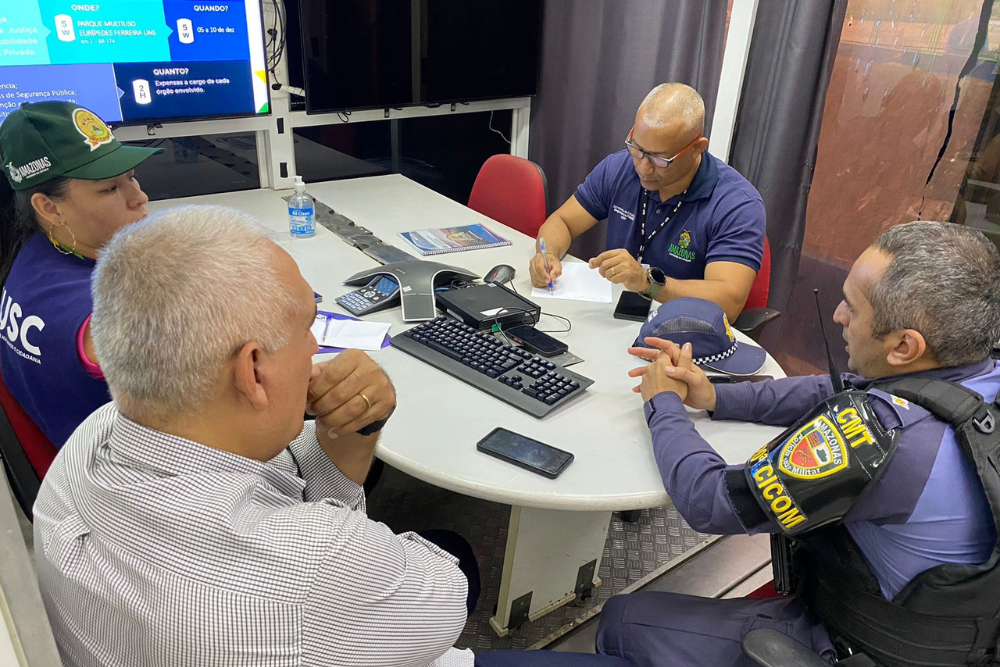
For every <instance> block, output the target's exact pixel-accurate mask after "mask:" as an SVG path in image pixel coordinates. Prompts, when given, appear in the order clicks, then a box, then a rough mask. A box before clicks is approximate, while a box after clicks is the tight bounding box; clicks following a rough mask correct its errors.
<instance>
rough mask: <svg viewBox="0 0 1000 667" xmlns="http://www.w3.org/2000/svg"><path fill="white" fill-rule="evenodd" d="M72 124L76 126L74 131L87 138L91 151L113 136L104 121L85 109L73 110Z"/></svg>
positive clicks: (110, 139)
mask: <svg viewBox="0 0 1000 667" xmlns="http://www.w3.org/2000/svg"><path fill="white" fill-rule="evenodd" d="M73 125H75V126H76V131H77V132H79V133H80V134H82V135H83V138H84V139H86V140H87V145H88V146H90V150H92V151H96V150H97V149H98V148H100V147H101V146H103V145H105V144H107V143H109V142H111V141H112V140H114V138H115V135H113V134H111V130H110V129H109V128H108V126H107V125H105V124H104V121H103V120H101V119H100V118H98V117H97V116H95V115H94V114H93V113H91V112H90V111H87V110H86V109H76V110H75V111H73Z"/></svg>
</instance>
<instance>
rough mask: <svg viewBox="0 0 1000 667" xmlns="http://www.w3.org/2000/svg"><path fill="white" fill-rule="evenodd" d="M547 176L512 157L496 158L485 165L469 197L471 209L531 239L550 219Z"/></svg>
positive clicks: (529, 164) (522, 160)
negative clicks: (547, 203)
mask: <svg viewBox="0 0 1000 667" xmlns="http://www.w3.org/2000/svg"><path fill="white" fill-rule="evenodd" d="M546 190H547V186H546V182H545V172H543V171H542V168H541V167H539V166H538V165H537V164H535V163H534V162H531V161H530V160H525V159H524V158H520V157H515V156H513V155H494V156H492V157H491V158H489V159H488V160H486V162H485V163H484V164H483V167H482V169H480V170H479V175H478V176H476V182H475V184H474V185H473V186H472V193H471V194H470V195H469V208H471V209H472V210H473V211H478V212H479V213H482V214H483V215H485V216H488V217H490V218H493V219H494V220H496V221H497V222H499V223H502V224H504V225H507V226H508V227H512V228H513V229H516V230H517V231H519V232H521V233H522V234H527V235H528V236H530V237H531V238H535V237H536V236H538V228H539V227H541V226H542V223H543V222H545V218H546V217H547V214H546V208H545V201H546Z"/></svg>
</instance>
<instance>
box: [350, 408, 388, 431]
mask: <svg viewBox="0 0 1000 667" xmlns="http://www.w3.org/2000/svg"><path fill="white" fill-rule="evenodd" d="M395 411H396V406H395V405H394V406H392V410H389V414H387V415H386V416H385V417H384V418H383V419H379V420H378V421H377V422H372V423H371V424H369V425H368V426H365V427H364V428H359V429H358V435H371V434H372V433H378V432H379V431H381V430H382V427H384V426H385V424H386V422H388V421H389V417H391V416H392V413H393V412H395Z"/></svg>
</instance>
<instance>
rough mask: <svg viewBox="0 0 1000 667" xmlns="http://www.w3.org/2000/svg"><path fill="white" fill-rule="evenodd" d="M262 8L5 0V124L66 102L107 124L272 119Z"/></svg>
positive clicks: (1, 77)
mask: <svg viewBox="0 0 1000 667" xmlns="http://www.w3.org/2000/svg"><path fill="white" fill-rule="evenodd" d="M269 99H270V98H269V96H268V87H267V76H266V73H265V53H264V39H263V25H262V17H261V0H213V1H212V2H192V1H191V0H92V1H87V2H85V1H78V2H72V1H69V0H3V1H2V2H0V121H2V120H3V119H4V118H6V116H7V114H9V113H10V112H11V111H13V110H15V109H17V107H18V106H20V105H21V104H22V103H23V102H40V101H45V100H66V101H70V102H75V103H77V104H80V105H82V106H85V107H88V108H90V109H92V110H93V111H95V112H97V114H98V115H99V116H101V118H103V119H104V120H105V121H106V122H108V123H115V124H129V123H149V122H154V121H164V120H185V119H192V118H213V117H232V116H248V115H254V114H262V113H268V112H269V110H270V109H269Z"/></svg>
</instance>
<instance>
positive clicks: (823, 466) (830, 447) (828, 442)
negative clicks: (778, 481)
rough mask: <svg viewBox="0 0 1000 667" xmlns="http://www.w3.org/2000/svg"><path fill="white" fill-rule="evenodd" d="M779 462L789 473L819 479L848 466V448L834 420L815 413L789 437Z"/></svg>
mask: <svg viewBox="0 0 1000 667" xmlns="http://www.w3.org/2000/svg"><path fill="white" fill-rule="evenodd" d="M778 465H779V466H780V467H781V469H782V470H783V471H784V472H786V473H787V474H789V475H791V476H792V477H797V478H799V479H820V478H822V477H828V476H829V475H833V474H834V473H836V472H839V471H840V470H843V469H844V468H846V467H847V451H846V449H845V447H844V442H843V440H841V439H840V433H838V432H837V428H836V427H835V426H834V425H833V423H832V422H830V420H829V419H827V418H826V417H817V418H816V419H814V420H813V421H811V422H809V423H808V424H806V425H805V426H803V427H802V428H800V429H799V430H798V431H796V433H795V435H793V436H792V437H791V438H789V439H788V442H786V443H785V445H784V448H783V449H782V450H781V458H780V461H779V463H778Z"/></svg>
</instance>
